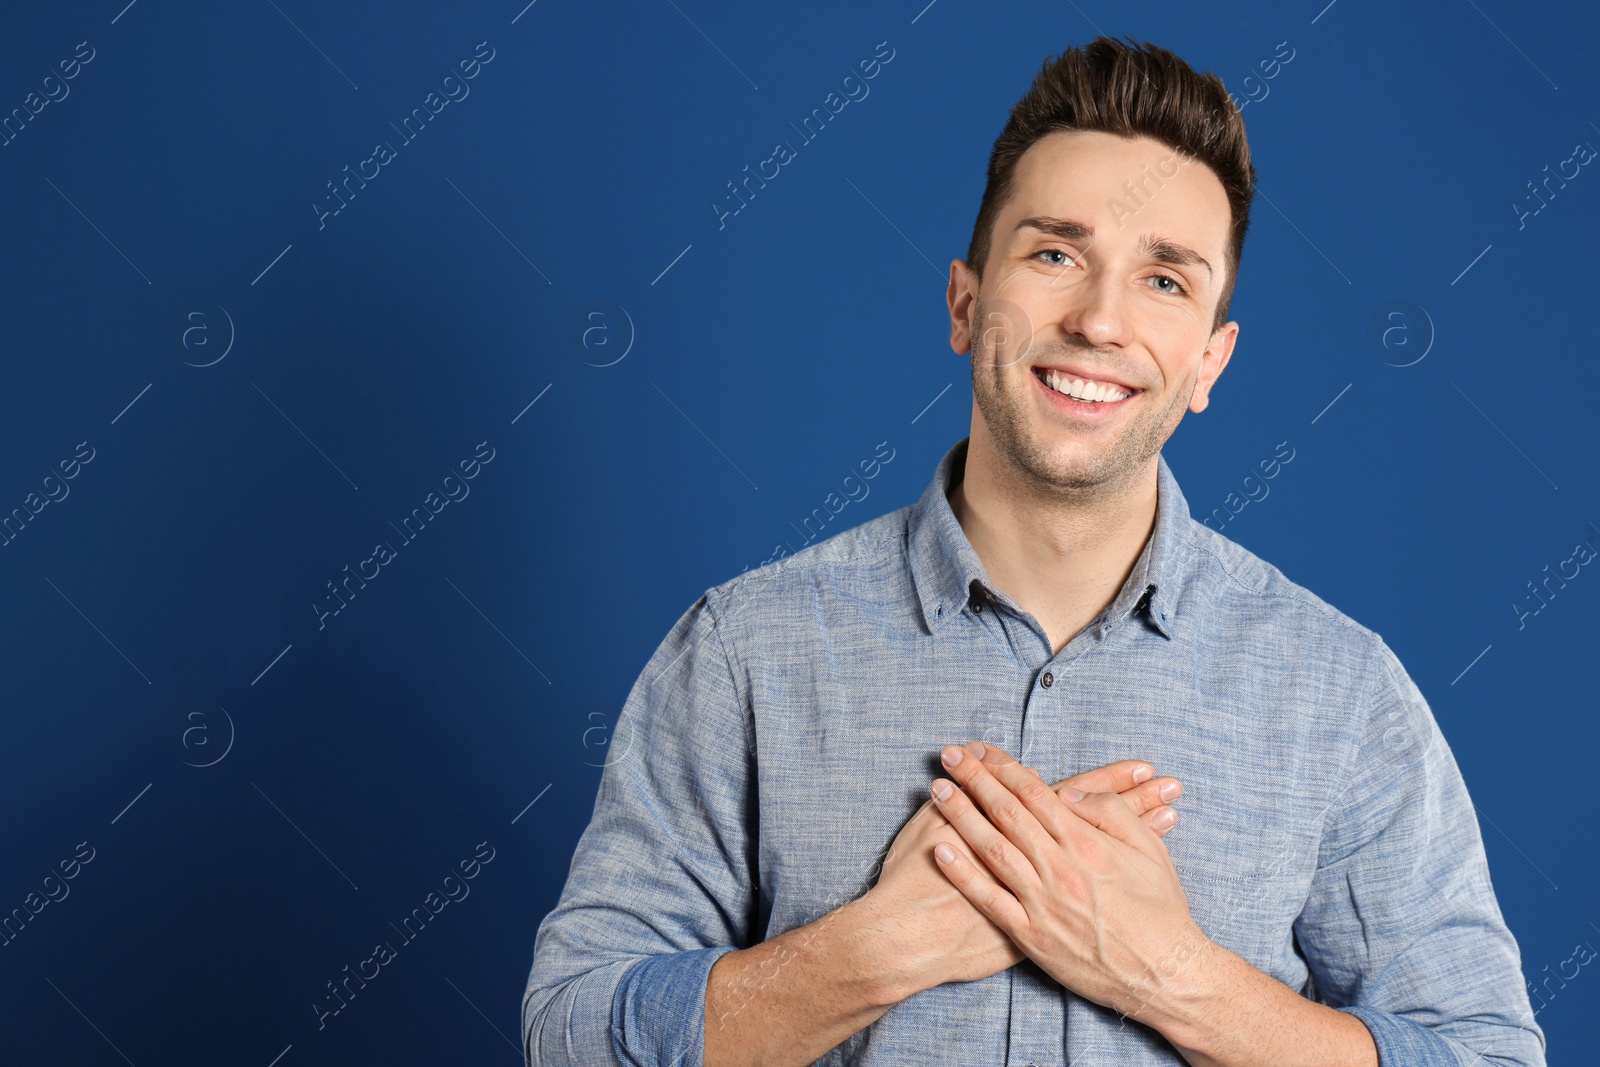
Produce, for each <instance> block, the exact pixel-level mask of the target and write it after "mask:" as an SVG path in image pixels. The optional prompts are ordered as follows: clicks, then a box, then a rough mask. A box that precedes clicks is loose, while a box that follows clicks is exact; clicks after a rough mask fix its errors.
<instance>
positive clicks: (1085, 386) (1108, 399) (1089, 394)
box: [1033, 367, 1139, 404]
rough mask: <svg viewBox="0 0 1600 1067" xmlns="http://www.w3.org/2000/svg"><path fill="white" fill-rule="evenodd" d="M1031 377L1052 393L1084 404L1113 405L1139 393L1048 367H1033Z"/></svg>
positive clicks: (1115, 384)
mask: <svg viewBox="0 0 1600 1067" xmlns="http://www.w3.org/2000/svg"><path fill="white" fill-rule="evenodd" d="M1033 376H1034V377H1035V378H1037V379H1039V381H1040V382H1041V383H1042V384H1043V385H1044V387H1045V388H1047V389H1049V390H1051V391H1052V392H1055V393H1058V394H1060V395H1062V396H1065V397H1070V398H1071V399H1073V400H1076V401H1079V402H1080V403H1085V404H1115V403H1118V402H1119V401H1122V400H1126V399H1128V398H1129V397H1131V396H1135V395H1137V394H1138V393H1139V390H1137V389H1130V388H1129V387H1127V386H1124V385H1119V384H1117V383H1115V382H1105V381H1097V380H1096V379H1093V378H1082V377H1076V376H1074V375H1071V374H1068V373H1067V372H1065V371H1058V370H1053V369H1051V368H1049V367H1034V368H1033Z"/></svg>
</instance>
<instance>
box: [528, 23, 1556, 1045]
mask: <svg viewBox="0 0 1600 1067" xmlns="http://www.w3.org/2000/svg"><path fill="white" fill-rule="evenodd" d="M1254 181H1255V171H1254V167H1253V165H1252V164H1251V162H1250V154H1249V148H1248V145H1247V142H1246V139H1245V135H1244V127H1243V123H1242V120H1241V119H1240V117H1239V113H1238V111H1237V109H1236V107H1235V106H1234V105H1233V104H1232V103H1231V102H1230V101H1229V99H1228V97H1227V94H1226V92H1225V90H1224V89H1223V86H1222V84H1221V82H1220V81H1219V80H1218V79H1216V78H1215V77H1214V76H1212V75H1199V74H1196V73H1195V72H1194V71H1193V70H1191V69H1190V68H1189V67H1188V66H1187V65H1186V64H1185V63H1183V61H1182V60H1180V59H1178V58H1177V57H1176V56H1173V55H1172V54H1171V53H1168V52H1165V51H1163V50H1161V49H1158V48H1154V47H1152V46H1149V45H1144V46H1133V47H1130V46H1128V45H1124V44H1122V43H1119V42H1117V41H1113V40H1110V39H1107V38H1099V39H1097V40H1095V41H1094V42H1092V43H1091V44H1090V45H1088V46H1087V47H1086V48H1084V49H1081V50H1080V49H1068V50H1067V51H1066V52H1065V53H1063V54H1062V55H1061V56H1059V57H1055V58H1053V59H1052V60H1050V61H1049V62H1047V63H1046V64H1045V66H1044V69H1043V70H1042V71H1041V72H1040V74H1039V75H1038V77H1037V78H1035V80H1034V83H1033V85H1032V87H1031V88H1030V89H1029V91H1028V93H1027V94H1026V95H1025V96H1024V97H1023V98H1022V100H1021V101H1019V102H1018V103H1017V105H1016V106H1015V107H1014V108H1013V109H1012V113H1011V118H1010V121H1009V122H1008V123H1007V125H1006V127H1005V129H1004V131H1003V132H1002V133H1001V135H1000V138H999V140H998V141H997V142H996V144H995V147H994V151H993V154H992V156H991V158H990V163H989V175H988V184H987V187H986V189H985V192H984V197H983V201H982V204H981V205H980V208H979V212H978V217H977V222H976V224H975V226H974V230H973V237H972V242H971V245H970V247H969V249H968V255H967V259H966V260H965V261H963V260H961V259H956V260H954V261H953V262H952V263H951V267H950V282H949V288H948V291H947V298H948V302H949V308H950V323H951V344H952V347H953V348H954V349H955V351H956V352H957V353H960V354H963V355H965V354H967V353H969V352H970V354H971V364H972V384H973V400H974V403H973V411H972V430H971V433H970V435H969V436H968V437H967V438H966V439H964V440H962V441H960V442H958V443H957V444H956V445H955V446H953V447H952V448H951V449H950V450H949V451H948V452H947V453H946V454H945V456H944V458H943V459H942V460H941V462H940V463H939V465H938V467H937V469H936V471H935V472H934V477H933V480H932V482H931V483H930V484H929V486H928V488H927V490H926V491H925V492H924V493H923V495H922V497H921V499H920V500H919V501H917V502H916V503H915V504H914V505H911V506H909V507H905V508H902V509H900V510H898V511H895V512H893V513H891V514H888V515H885V516H883V517H881V518H879V519H876V520H873V521H872V522H868V523H866V524H864V525H861V526H858V527H856V528H855V529H852V530H849V531H846V532H844V533H841V534H839V535H837V536H835V537H833V538H831V539H829V540H828V541H825V542H823V543H821V544H819V545H815V546H812V547H810V548H808V549H806V550H805V551H802V552H800V553H798V554H796V555H794V556H792V557H790V558H788V559H785V560H782V561H780V562H778V563H775V564H771V565H768V566H765V567H762V568H759V569H757V570H755V571H752V572H749V573H747V574H744V575H741V576H739V577H738V578H735V579H733V580H731V581H729V582H727V583H725V584H723V585H720V586H718V587H716V588H714V589H711V590H708V591H707V592H706V593H705V594H704V595H703V596H702V597H701V598H700V599H699V600H698V601H697V602H696V603H695V604H694V605H693V606H691V607H690V608H689V610H688V611H687V612H685V614H684V615H683V617H682V618H680V619H679V621H678V623H677V624H676V625H675V626H674V627H673V629H672V631H671V632H670V633H669V634H668V636H667V638H666V640H665V641H663V642H662V644H661V646H660V647H659V648H658V649H657V651H656V653H655V655H654V656H653V657H652V658H651V660H650V662H649V663H648V664H647V665H646V667H645V669H644V672H643V673H642V674H641V675H640V677H639V680H638V681H637V682H636V683H635V685H634V688H633V690H632V692H631V693H630V694H629V697H628V701H627V704H626V705H625V707H624V709H623V713H622V716H621V717H620V719H619V723H618V730H617V734H616V736H617V739H618V740H617V745H618V749H619V751H620V752H621V753H622V754H621V755H620V756H617V757H614V759H613V760H612V761H611V762H610V764H609V765H608V766H607V767H606V769H605V771H604V773H603V775H602V778H601V783H600V790H599V796H598V798H597V800H596V803H595V809H594V816H593V819H592V820H591V822H590V825H589V827H588V828H587V829H586V830H585V832H584V835H583V837H582V839H581V840H580V842H579V844H578V848H577V853H576V855H575V856H574V859H573V863H572V869H571V872H570V875H569V878H568V881H567V885H566V888H565V890H564V891H563V893H562V896H561V900H560V902H559V904H558V906H557V907H556V909H555V910H554V911H553V912H552V913H551V914H550V915H549V916H548V917H547V918H546V919H545V921H544V923H543V924H542V925H541V927H540V930H539V935H538V940H537V942H536V945H535V951H534V964H533V970H532V973H531V974H530V976H529V982H528V990H527V996H526V998H525V1000H524V1009H523V1024H524V1025H523V1029H524V1040H525V1043H526V1050H527V1055H528V1058H529V1062H531V1063H551V1064H553V1063H574V1064H584V1065H593V1064H602V1063H607V1064H650V1065H662V1067H668V1065H672V1067H677V1065H680V1064H691V1063H700V1062H702V1061H703V1062H704V1063H705V1064H707V1065H715V1067H725V1065H735V1064H740V1065H742V1064H794V1065H800V1064H807V1063H812V1062H818V1063H825V1064H860V1065H875V1067H878V1065H881V1067H891V1065H892V1067H904V1065H906V1064H924V1063H925V1064H935V1063H937V1064H960V1065H969V1064H971V1065H976V1064H985V1065H1005V1067H1068V1065H1073V1064H1080V1065H1081V1064H1117V1065H1119V1067H1128V1065H1144V1064H1177V1063H1184V1062H1188V1063H1191V1064H1229V1065H1247V1064H1261V1065H1272V1067H1285V1065H1294V1064H1339V1065H1352V1067H1353V1065H1362V1064H1365V1065H1378V1064H1382V1065H1389V1064H1405V1065H1408V1067H1411V1065H1423V1064H1451V1065H1458V1064H1468V1063H1474V1062H1479V1061H1480V1060H1481V1061H1482V1062H1484V1063H1493V1064H1497V1065H1502V1067H1504V1065H1510V1064H1543V1062H1544V1035H1543V1033H1542V1031H1541V1030H1540V1029H1539V1027H1538V1026H1537V1025H1536V1024H1535V1022H1534V1020H1533V1015H1532V1011H1531V1006H1530V1003H1529V1000H1528V997H1527V994H1526V991H1525V989H1524V984H1523V980H1522V976H1521V970H1520V957H1519V954H1518V951H1517V946H1516V942H1515V940H1514V939H1513V938H1512V936H1511V934H1510V932H1509V931H1508V930H1507V928H1506V926H1505V923H1504V921H1503V919H1502V917H1501V914H1500V911H1499V907H1498V905H1497V903H1496V901H1495V896H1494V891H1493V888H1492V886H1491V884H1490V880H1489V874H1488V867H1487V864H1486V861H1485V857H1484V851H1483V844H1482V840H1481V838H1480V836H1479V832H1478V826H1477V822H1476V819H1475V817H1474V809H1473V805H1472V803H1471V800H1470V798H1469V796H1468V794H1467V791H1466V787H1465V785H1464V783H1463V781H1462V778H1461V774H1460V772H1459V769H1458V768H1457V766H1456V763H1455V761H1454V759H1453V757H1452V756H1451V754H1450V750H1449V747H1448V745H1447V744H1446V743H1445V741H1444V738H1443V737H1442V736H1441V735H1440V733H1439V730H1438V727H1437V725H1436V723H1435V721H1434V719H1433V716H1432V713H1431V712H1430V711H1429V709H1428V706H1427V703H1426V702H1425V701H1424V699H1423V697H1422V695H1421V693H1420V692H1419V691H1418V690H1417V688H1416V686H1415V685H1414V684H1413V683H1412V681H1411V679H1410V678H1409V677H1408V676H1407V674H1406V672H1405V670H1404V668H1403V667H1402V666H1401V665H1400V663H1399V661H1398V660H1397V659H1396V657H1395V655H1394V653H1393V652H1392V651H1391V650H1390V649H1389V647H1388V646H1387V645H1386V644H1385V643H1384V642H1383V640H1382V639H1381V638H1380V637H1379V636H1378V635H1376V634H1374V633H1373V632H1372V631H1370V630H1368V629H1366V628H1364V627H1362V626H1361V625H1359V624H1358V623H1356V622H1354V621H1353V620H1351V619H1349V618H1347V617H1346V616H1344V615H1342V614H1341V613H1340V612H1338V611H1337V610H1336V609H1334V608H1333V607H1331V606H1330V605H1328V604H1327V603H1326V602H1324V601H1322V600H1321V599H1319V598H1318V597H1316V596H1315V595H1314V594H1312V593H1310V592H1309V591H1307V590H1305V589H1303V588H1301V587H1300V586H1298V585H1296V584H1294V583H1293V582H1291V581H1289V580H1288V579H1287V578H1286V577H1285V576H1284V575H1283V574H1282V573H1281V572H1279V571H1278V570H1277V569H1276V568H1274V567H1272V566H1271V565H1270V564H1268V563H1266V562H1264V561H1263V560H1261V559H1259V558H1257V557H1256V556H1254V555H1252V554H1251V553H1250V552H1248V551H1246V550H1245V549H1243V548H1241V547H1240V546H1239V545H1237V544H1235V543H1233V542H1232V541H1229V540H1227V539H1226V538H1224V537H1222V536H1221V535H1220V534H1218V533H1215V532H1213V531H1211V530H1209V529H1207V528H1206V527H1204V526H1203V525H1201V524H1199V523H1197V522H1195V521H1194V520H1193V519H1191V518H1190V516H1189V512H1188V507H1187V505H1186V503H1185V501H1184V497H1183V494H1182V493H1181V491H1180V490H1179V488H1178V484H1177V481H1176V479H1175V478H1174V476H1173V474H1172V471H1171V470H1170V468H1169V467H1168V466H1167V464H1166V461H1165V460H1164V459H1163V458H1162V456H1161V449H1162V447H1163V446H1164V445H1165V443H1166V441H1167V439H1168V438H1169V437H1170V436H1171V434H1172V432H1173V430H1174V429H1175V428H1176V427H1177V425H1178V423H1179V421H1180V420H1181V419H1182V418H1183V415H1184V412H1185V411H1192V412H1196V413H1198V412H1201V411H1203V410H1205V408H1206V405H1207V402H1208V398H1209V395H1210V391H1211V389H1212V388H1213V386H1214V385H1215V383H1216V382H1217V379H1218V377H1219V375H1221V373H1222V371H1223V369H1224V368H1225V367H1226V366H1227V363H1228V360H1229V358H1230V356H1231V355H1232V353H1233V349H1234V344H1235V341H1236V340H1237V338H1238V333H1239V327H1238V324H1237V323H1235V322H1231V321H1229V320H1228V317H1227V313H1228V307H1229V303H1230V298H1231V294H1232V291H1233V285H1234V280H1235V278H1236V276H1237V273H1238V269H1239V260H1240V254H1241V250H1242V248H1243V242H1244V234H1245V229H1246V226H1247V223H1248V217H1249V207H1250V200H1251V196H1252V192H1253V187H1254ZM971 738H978V739H980V740H972V741H970V742H969V743H968V744H966V745H964V746H958V745H956V744H952V743H951V742H953V741H959V740H966V739H971ZM1158 772H1159V773H1158ZM1180 782H1181V783H1182V784H1181V785H1180ZM1047 783H1054V785H1050V784H1047ZM1180 793H1181V794H1182V796H1183V800H1182V803H1183V810H1184V814H1183V817H1182V820H1181V822H1180V821H1178V819H1177V816H1176V812H1175V810H1174V808H1173V807H1172V803H1171V802H1172V801H1174V800H1175V799H1176V798H1177V797H1178V795H1179V794H1180Z"/></svg>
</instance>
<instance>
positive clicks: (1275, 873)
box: [1178, 856, 1307, 989]
mask: <svg viewBox="0 0 1600 1067" xmlns="http://www.w3.org/2000/svg"><path fill="white" fill-rule="evenodd" d="M1178 877H1179V879H1180V880H1181V881H1182V882H1183V890H1184V893H1185V894H1187V896H1188V898H1189V913H1190V915H1192V916H1193V917H1194V921H1195V923H1196V924H1197V925H1198V926H1199V927H1200V929H1201V930H1202V931H1203V932H1204V933H1205V935H1206V936H1207V937H1208V938H1210V939H1211V940H1212V941H1214V942H1216V943H1217V944H1219V945H1221V946H1222V947H1223V948H1226V949H1228V950H1229V951H1230V952H1233V953H1235V954H1237V955H1238V956H1240V957H1241V958H1242V959H1244V960H1245V961H1246V962H1247V963H1249V964H1250V965H1251V966H1253V967H1255V968H1257V969H1258V970H1261V971H1264V972H1266V973H1267V974H1270V975H1272V976H1273V977H1275V978H1277V979H1278V980H1279V981H1281V982H1283V983H1284V984H1286V985H1288V986H1289V987H1290V988H1291V989H1298V988H1300V986H1301V985H1302V984H1303V983H1304V981H1305V973H1304V962H1303V961H1302V960H1301V959H1300V958H1299V956H1298V954H1297V953H1296V951H1295V948H1294V923H1295V920H1296V919H1297V918H1298V917H1299V915H1300V912H1301V910H1302V909H1303V908H1304V907H1305V901H1306V892H1307V883H1306V881H1305V876H1304V874H1303V872H1302V871H1301V870H1300V865H1299V864H1298V863H1297V862H1295V861H1294V860H1293V859H1292V857H1288V856H1284V857H1281V858H1276V859H1274V858H1271V857H1265V858H1263V861H1261V862H1256V863H1253V864H1252V863H1251V862H1249V861H1248V860H1245V861H1242V862H1241V864H1240V865H1239V867H1238V868H1236V869H1235V871H1233V872H1230V873H1229V874H1226V875H1224V874H1221V873H1219V872H1216V871H1201V870H1196V869H1193V868H1189V869H1185V868H1184V867H1181V866H1180V867H1179V868H1178Z"/></svg>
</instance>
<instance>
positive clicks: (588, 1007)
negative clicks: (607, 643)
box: [522, 596, 757, 1067]
mask: <svg viewBox="0 0 1600 1067" xmlns="http://www.w3.org/2000/svg"><path fill="white" fill-rule="evenodd" d="M605 751H606V752H607V760H606V766H605V769H604V770H603V772H602V773H601V777H600V788H599V792H598V794H597V796H596V798H595V805H594V814H593V817H592V818H591V820H590V822H589V825H588V827H587V828H586V829H585V830H584V832H583V836H582V837H581V838H580V839H579V841H578V846H577V849H576V851H575V853H574V855H573V858H572V866H571V869H570V871H569V873H568V876H567V882H566V885H565V887H564V888H563V890H562V893H561V898H560V901H559V902H558V904H557V906H556V908H555V910H553V911H552V912H551V913H550V914H549V915H548V916H546V917H545V919H544V921H543V922H542V923H541V924H540V926H539V933H538V937H537V939H536V941H535V943H534V955H533V967H532V970H531V972H530V974H529V977H528V989H527V995H526V997H525V999H524V1001H523V1009H522V1030H523V1042H524V1050H525V1055H526V1056H527V1057H528V1060H529V1062H530V1063H537V1064H542V1065H555V1064H574V1065H581V1067H600V1065H604V1064H628V1065H630V1067H633V1065H639V1064H649V1065H661V1067H677V1065H681V1064H689V1063H698V1062H699V1060H700V1056H701V1034H702V1027H701V1018H702V1015H703V1013H704V997H705V989H706V975H707V974H708V973H709V971H710V970H711V967H712V964H714V963H715V962H716V960H717V958H718V957H719V956H721V955H723V954H725V953H728V952H730V951H733V949H734V948H736V947H737V946H740V945H744V944H748V943H749V941H750V939H751V937H752V932H751V926H752V924H753V922H754V921H755V910H756V897H755V893H756V888H757V884H756V872H755V856H754V842H753V840H752V838H751V835H750V834H749V833H748V832H747V828H748V827H749V826H751V825H752V823H753V820H754V810H753V809H754V804H755V800H754V796H753V791H754V783H755V775H754V767H753V760H754V747H753V744H752V739H751V737H750V724H749V722H748V721H747V715H746V709H745V702H744V701H743V699H742V698H741V696H740V694H739V691H738V686H737V685H736V684H735V681H734V679H733V676H732V671H731V668H730V666H729V662H728V659H727V656H726V654H725V652H724V649H723V646H722V642H721V638H720V637H719V636H718V634H717V618H716V616H715V615H714V613H713V611H712V608H711V604H710V601H709V599H708V596H703V597H701V598H700V599H699V600H698V601H696V602H695V604H693V605H692V606H691V607H690V608H689V609H688V610H687V611H686V612H685V613H684V614H683V616H682V617H680V618H679V619H678V621H677V623H676V624H675V625H674V626H673V628H672V630H671V631H670V632H669V633H668V634H667V636H666V638H664V639H663V640H662V642H661V645H660V646H659V647H658V648H657V650H656V652H655V654H654V655H653V656H651V658H650V661H649V663H647V664H646V665H645V668H644V670H643V671H642V672H641V673H640V675H639V678H638V680H637V681H636V682H635V683H634V686H633V689H632V691H631V692H630V693H629V695H628V699H627V702H626V703H625V704H624V706H623V709H622V712H621V714H620V715H619V716H618V719H617V725H616V729H615V730H614V731H613V732H612V736H611V741H610V744H609V746H608V747H607V748H606V750H605Z"/></svg>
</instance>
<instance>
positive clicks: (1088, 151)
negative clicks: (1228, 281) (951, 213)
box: [996, 130, 1231, 248]
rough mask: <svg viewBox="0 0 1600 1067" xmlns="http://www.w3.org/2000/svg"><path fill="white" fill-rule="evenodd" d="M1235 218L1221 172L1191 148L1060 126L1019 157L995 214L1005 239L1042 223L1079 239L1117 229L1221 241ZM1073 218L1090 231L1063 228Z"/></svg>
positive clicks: (1141, 237)
mask: <svg viewBox="0 0 1600 1067" xmlns="http://www.w3.org/2000/svg"><path fill="white" fill-rule="evenodd" d="M1135 216H1143V217H1140V218H1135ZM1230 218H1231V209H1230V207H1229V204H1228V197H1227V192H1226V190H1224V189H1223V187H1222V180H1221V179H1220V178H1218V177H1217V175H1216V173H1215V172H1214V171H1213V170H1211V168H1210V167H1208V166H1206V164H1205V163H1203V162H1201V161H1200V160H1198V159H1196V158H1194V157H1193V156H1192V155H1186V154H1184V153H1182V152H1180V151H1178V150H1177V149H1175V148H1171V147H1170V146H1168V145H1165V144H1162V143H1161V142H1159V141H1156V140H1154V139H1152V138H1149V137H1144V136H1139V137H1132V138H1129V137H1122V136H1119V135H1115V134H1107V133H1103V132H1101V131H1097V130H1056V131H1053V132H1051V133H1049V134H1046V135H1045V136H1044V137H1041V138H1040V139H1039V140H1038V141H1036V142H1034V143H1033V144H1032V145H1030V146H1029V148H1028V150H1027V151H1026V152H1025V153H1024V154H1023V156H1022V158H1021V159H1020V160H1018V162H1017V169H1016V173H1015V174H1014V175H1013V183H1012V189H1011V196H1010V197H1009V198H1008V202H1007V204H1006V206H1005V208H1004V209H1003V210H1002V212H1001V215H1000V217H999V219H997V220H996V221H997V222H998V223H999V229H1000V233H999V235H998V236H999V237H1000V239H1001V240H1002V241H1004V242H1009V241H1013V240H1016V239H1019V236H1037V232H1036V231H1039V230H1043V231H1044V232H1046V233H1054V234H1055V235H1056V236H1060V237H1063V238H1071V239H1080V240H1082V239H1088V238H1090V237H1094V236H1100V237H1104V236H1106V235H1108V234H1112V233H1115V234H1117V235H1118V236H1119V237H1121V238H1124V239H1127V240H1130V241H1137V242H1139V243H1140V245H1141V246H1142V247H1149V246H1150V245H1151V244H1152V243H1155V244H1159V242H1160V240H1161V239H1172V240H1178V241H1180V242H1181V243H1183V244H1193V243H1196V242H1198V243H1204V244H1211V245H1213V246H1214V247H1215V248H1221V247H1223V245H1224V244H1225V243H1226V241H1227V232H1228V226H1229V221H1230ZM1040 220H1045V221H1044V222H1043V223H1041V222H1040ZM1063 222H1064V223H1066V224H1067V225H1066V226H1065V227H1063V226H1062V225H1059V224H1060V223H1063ZM1136 223H1137V224H1136ZM1025 224H1026V225H1025ZM1052 224H1058V225H1052ZM1072 224H1078V225H1081V226H1083V227H1086V228H1087V229H1088V230H1090V231H1091V232H1090V233H1078V234H1073V233H1069V232H1063V230H1064V229H1070V228H1071V226H1072ZM1179 231H1181V234H1180V232H1179Z"/></svg>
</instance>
